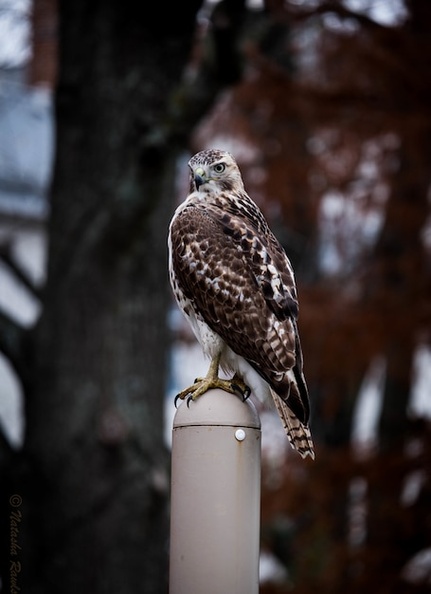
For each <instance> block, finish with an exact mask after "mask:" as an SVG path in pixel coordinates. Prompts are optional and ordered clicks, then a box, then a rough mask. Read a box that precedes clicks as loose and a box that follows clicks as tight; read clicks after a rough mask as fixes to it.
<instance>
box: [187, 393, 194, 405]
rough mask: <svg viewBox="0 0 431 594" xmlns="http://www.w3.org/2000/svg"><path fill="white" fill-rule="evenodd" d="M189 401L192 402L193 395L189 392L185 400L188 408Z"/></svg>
mask: <svg viewBox="0 0 431 594" xmlns="http://www.w3.org/2000/svg"><path fill="white" fill-rule="evenodd" d="M190 402H193V396H192V395H191V394H190V396H189V397H188V398H187V400H186V404H187V408H190Z"/></svg>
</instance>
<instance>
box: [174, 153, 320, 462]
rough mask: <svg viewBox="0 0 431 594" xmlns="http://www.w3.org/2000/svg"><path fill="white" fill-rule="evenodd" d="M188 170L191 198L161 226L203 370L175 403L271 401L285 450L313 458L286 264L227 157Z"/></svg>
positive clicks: (204, 159)
mask: <svg viewBox="0 0 431 594" xmlns="http://www.w3.org/2000/svg"><path fill="white" fill-rule="evenodd" d="M188 165H189V168H190V193H189V195H188V196H187V198H186V200H185V201H184V202H182V203H181V204H180V206H179V207H178V208H177V209H176V211H175V213H174V215H173V217H172V220H171V222H170V225H169V235H168V249H169V277H170V282H171V285H172V290H173V293H174V296H175V299H176V301H177V303H178V306H179V308H180V309H181V310H182V312H183V313H184V314H185V316H186V318H187V320H188V321H189V323H190V325H191V327H192V329H193V332H194V334H195V336H196V338H197V340H198V341H199V343H200V345H201V347H202V350H203V353H204V355H205V356H206V357H207V358H209V359H210V360H211V363H210V367H209V370H208V373H207V375H206V377H204V378H198V379H197V380H196V381H195V383H194V384H193V385H192V386H190V387H188V388H186V389H185V390H183V391H181V392H180V393H179V394H178V395H177V397H176V399H175V402H176V401H177V399H178V398H180V399H185V398H186V397H188V400H187V402H188V403H189V402H190V400H195V399H196V398H198V397H199V396H201V395H202V394H204V393H205V392H206V391H207V390H209V389H211V388H221V389H222V390H225V391H227V392H232V393H239V394H240V395H241V396H242V397H243V398H244V399H245V398H247V397H248V396H249V395H250V392H251V391H253V393H254V394H255V395H256V396H257V397H258V398H259V399H261V400H265V399H266V398H267V397H268V396H269V395H270V397H271V396H272V398H273V401H274V403H275V406H276V409H277V411H278V414H279V416H280V418H281V420H282V423H283V426H284V429H285V431H286V433H287V436H288V438H289V441H290V444H291V445H292V447H293V448H294V449H296V450H297V451H298V452H299V453H300V454H301V456H302V457H303V458H305V457H306V456H311V458H313V459H314V448H313V442H312V439H311V433H310V429H309V427H308V421H309V416H310V407H309V399H308V391H307V386H306V383H305V378H304V374H303V370H302V351H301V344H300V340H299V334H298V326H297V318H298V299H297V294H296V287H295V278H294V272H293V269H292V265H291V263H290V261H289V259H288V257H287V255H286V253H285V251H284V249H283V248H282V246H281V245H280V243H279V242H278V240H277V239H276V237H275V236H274V234H273V233H272V231H271V229H270V228H269V226H268V223H267V221H266V220H265V218H264V216H263V214H262V212H261V211H260V209H259V208H258V206H257V205H256V204H255V203H254V202H253V200H251V198H250V197H249V196H248V194H247V192H246V191H245V188H244V183H243V180H242V177H241V173H240V170H239V168H238V165H237V163H236V161H235V159H234V158H233V156H232V155H231V154H230V153H228V152H225V151H221V150H216V149H212V150H205V151H201V152H199V153H197V154H196V155H194V156H193V157H192V158H191V159H190V161H189V163H188ZM220 369H221V370H223V371H224V372H225V374H227V375H232V374H233V376H232V377H231V379H223V378H220V377H219V370H220Z"/></svg>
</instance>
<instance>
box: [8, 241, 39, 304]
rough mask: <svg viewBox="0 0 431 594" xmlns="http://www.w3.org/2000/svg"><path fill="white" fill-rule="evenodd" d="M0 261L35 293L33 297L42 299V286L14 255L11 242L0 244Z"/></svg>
mask: <svg viewBox="0 0 431 594" xmlns="http://www.w3.org/2000/svg"><path fill="white" fill-rule="evenodd" d="M0 261H1V262H3V263H4V264H5V265H6V266H7V267H8V268H9V270H10V271H11V272H13V274H14V276H15V277H16V278H17V279H18V280H19V282H20V283H21V284H22V285H23V286H24V287H25V288H26V289H27V290H28V291H29V292H30V293H31V294H32V295H33V297H36V299H39V300H40V298H41V291H40V288H39V287H37V286H36V285H35V283H34V282H33V279H32V278H31V277H30V276H29V274H28V272H27V271H26V270H25V269H24V268H23V267H22V266H21V264H20V263H19V262H18V261H17V260H16V259H15V258H14V257H13V256H12V250H11V245H10V243H3V244H1V245H0Z"/></svg>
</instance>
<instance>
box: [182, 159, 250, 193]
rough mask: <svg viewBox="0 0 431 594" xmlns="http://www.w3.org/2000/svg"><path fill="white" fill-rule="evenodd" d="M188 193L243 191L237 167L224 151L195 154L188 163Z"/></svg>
mask: <svg viewBox="0 0 431 594" xmlns="http://www.w3.org/2000/svg"><path fill="white" fill-rule="evenodd" d="M189 167H190V192H194V191H196V190H200V191H203V192H214V191H220V190H227V191H232V190H235V191H239V190H243V189H244V184H243V181H242V177H241V173H240V170H239V167H238V165H237V163H236V161H235V159H234V158H233V157H232V155H231V154H230V153H228V152H226V151H219V150H217V149H211V150H208V151H201V152H200V153H196V155H194V156H193V157H192V158H191V159H190V161H189Z"/></svg>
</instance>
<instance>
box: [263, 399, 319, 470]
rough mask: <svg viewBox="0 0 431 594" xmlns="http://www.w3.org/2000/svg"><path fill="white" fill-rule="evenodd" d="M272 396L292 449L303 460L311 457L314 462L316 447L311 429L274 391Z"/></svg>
mask: <svg viewBox="0 0 431 594" xmlns="http://www.w3.org/2000/svg"><path fill="white" fill-rule="evenodd" d="M271 396H272V399H273V400H274V404H275V407H276V409H277V412H278V414H279V416H280V419H281V421H282V423H283V427H284V430H285V431H286V433H287V437H288V438H289V441H290V445H291V446H292V448H293V449H294V450H296V451H297V452H299V453H300V454H301V456H302V457H303V458H306V457H307V456H310V457H311V458H312V459H313V460H314V445H313V440H312V438H311V432H310V429H309V428H308V427H307V426H306V425H304V424H303V423H301V421H300V420H299V419H298V418H297V416H296V415H295V414H294V413H293V412H292V411H291V410H290V408H289V407H288V405H287V404H286V403H285V402H284V400H282V399H281V398H280V396H278V395H277V394H276V393H275V392H274V391H273V390H272V389H271Z"/></svg>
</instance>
